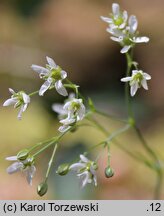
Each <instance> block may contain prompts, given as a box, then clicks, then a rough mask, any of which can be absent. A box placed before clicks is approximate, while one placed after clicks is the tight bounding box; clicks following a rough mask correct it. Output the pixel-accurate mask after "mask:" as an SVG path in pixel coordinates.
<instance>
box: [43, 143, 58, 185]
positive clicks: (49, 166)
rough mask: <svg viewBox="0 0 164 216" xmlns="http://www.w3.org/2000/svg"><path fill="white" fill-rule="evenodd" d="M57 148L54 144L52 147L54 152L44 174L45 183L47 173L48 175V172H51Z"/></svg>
mask: <svg viewBox="0 0 164 216" xmlns="http://www.w3.org/2000/svg"><path fill="white" fill-rule="evenodd" d="M57 148H58V143H56V145H55V147H54V150H53V152H52V156H51V159H50V161H49V163H48V169H47V172H46V179H45V182H47V180H48V176H49V173H50V170H51V167H52V164H53V160H54V157H55V153H56V150H57Z"/></svg>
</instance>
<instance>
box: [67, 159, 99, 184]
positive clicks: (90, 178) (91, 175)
mask: <svg viewBox="0 0 164 216" xmlns="http://www.w3.org/2000/svg"><path fill="white" fill-rule="evenodd" d="M80 159H81V160H80V161H79V162H78V163H74V164H72V165H71V166H70V170H73V171H75V172H77V177H78V178H79V180H80V186H81V187H82V188H83V187H85V186H86V185H87V183H92V182H93V183H94V185H95V186H97V177H96V169H97V164H96V163H95V162H93V161H90V160H88V158H86V157H85V156H84V155H80Z"/></svg>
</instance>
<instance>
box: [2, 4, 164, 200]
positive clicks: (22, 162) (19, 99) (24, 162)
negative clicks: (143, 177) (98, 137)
mask: <svg viewBox="0 0 164 216" xmlns="http://www.w3.org/2000/svg"><path fill="white" fill-rule="evenodd" d="M101 19H102V20H103V21H105V22H107V23H108V27H107V32H109V33H110V34H111V35H112V36H111V39H112V40H113V41H116V42H118V43H119V44H120V45H121V47H122V48H121V53H123V54H125V55H126V59H127V72H126V76H125V77H124V78H122V79H121V81H122V82H126V83H125V98H126V102H127V111H128V119H127V120H122V119H120V118H117V117H116V116H112V115H108V114H106V113H103V112H101V111H99V110H97V109H96V107H95V106H94V104H93V102H92V100H91V99H89V100H87V99H84V97H83V96H82V95H81V94H80V92H79V86H77V85H75V84H73V83H72V82H71V81H70V80H69V79H67V73H66V72H65V71H64V70H62V68H61V67H60V66H58V65H57V64H56V63H55V62H54V60H53V59H51V58H50V57H46V59H47V62H48V64H46V67H42V66H38V65H32V66H31V68H32V69H33V70H34V71H36V72H37V73H38V74H39V77H40V78H41V79H43V80H44V83H43V85H42V86H41V88H40V90H38V91H36V92H33V93H31V94H27V93H25V92H24V91H20V92H18V93H16V92H15V91H14V90H12V89H9V91H10V92H11V94H12V96H11V98H10V99H8V100H6V101H5V102H4V104H3V105H4V106H9V105H14V108H20V111H19V114H18V119H21V117H22V113H23V112H24V111H25V110H26V109H27V107H28V105H29V103H30V98H31V97H32V96H34V95H36V94H39V95H40V96H43V95H44V93H45V92H46V91H48V90H50V89H56V91H57V92H58V93H59V94H60V95H62V96H64V97H66V96H68V91H67V89H72V91H73V93H71V94H69V96H68V97H67V98H66V99H65V100H64V104H57V103H56V104H53V105H52V109H53V110H54V111H55V112H56V113H58V117H59V122H60V123H61V124H62V125H61V126H60V127H59V129H58V130H59V132H60V133H59V135H57V136H55V137H52V138H51V139H49V140H46V141H43V142H40V143H37V144H35V145H34V146H33V147H31V148H30V149H24V150H21V151H20V152H19V153H18V154H17V155H16V156H11V157H7V158H6V159H7V160H10V161H15V162H14V163H13V164H12V165H11V166H9V167H8V168H7V172H8V173H9V174H12V173H15V172H18V171H22V172H24V173H25V175H26V178H27V181H28V183H29V184H32V178H33V176H34V174H35V171H36V168H35V159H36V157H37V155H38V154H40V153H42V152H43V151H44V150H46V149H47V148H49V147H51V146H54V150H53V152H52V156H51V159H50V161H49V163H48V168H47V172H46V176H45V179H44V181H43V182H42V183H41V184H39V185H38V188H37V192H38V194H39V195H40V196H43V195H44V194H46V192H47V190H48V184H47V180H48V176H49V173H50V170H51V167H52V164H53V160H54V157H55V153H56V151H57V150H58V147H59V142H60V140H61V139H62V137H63V136H64V135H65V134H67V133H70V132H71V131H75V129H78V128H79V127H80V126H82V124H81V121H82V120H83V119H87V120H88V121H89V122H91V123H92V125H91V126H94V127H96V128H97V129H98V130H100V131H101V132H102V133H104V134H105V136H106V139H105V140H103V141H102V142H101V143H98V144H96V145H94V146H93V147H92V148H90V149H89V150H88V152H89V151H90V150H92V149H94V148H96V147H98V146H102V147H104V148H107V151H108V164H107V167H106V169H105V176H106V177H107V178H109V177H112V176H113V175H114V172H113V170H112V168H111V166H110V145H111V143H114V144H115V145H116V146H118V147H119V148H120V149H121V150H123V151H124V152H126V153H127V154H128V155H129V156H130V157H132V158H133V159H135V160H137V161H139V162H141V163H143V164H145V165H146V166H148V167H149V168H150V169H152V170H153V171H155V173H156V175H157V184H156V186H155V192H154V198H155V199H159V198H160V190H161V184H162V169H161V165H160V162H159V160H158V156H157V155H156V153H155V152H154V151H153V149H151V148H150V147H149V145H148V144H147V142H146V141H145V139H144V138H143V135H142V133H141V131H140V130H139V128H138V126H137V125H136V121H135V119H134V116H133V112H132V108H131V103H130V101H131V99H130V96H132V97H133V96H135V94H136V92H137V90H138V89H139V88H140V87H143V88H144V89H146V90H148V85H147V80H150V79H151V76H150V75H149V74H147V73H145V72H143V71H142V70H141V69H139V68H138V63H136V62H135V61H133V59H132V55H131V53H132V50H133V48H134V47H135V45H136V44H138V43H147V42H148V41H149V38H148V37H145V36H144V37H140V36H139V33H138V31H137V27H138V21H137V18H136V17H135V16H134V15H131V16H130V17H129V18H128V13H127V12H126V11H123V12H122V11H121V10H120V7H119V5H118V4H116V3H113V4H112V14H111V16H110V17H103V16H102V17H101ZM128 82H129V83H128ZM129 85H130V88H129ZM84 104H85V105H84ZM95 114H98V115H102V116H106V117H108V118H109V119H110V118H112V119H114V120H116V121H121V122H123V123H124V124H125V126H124V127H123V128H121V129H118V130H117V131H115V132H114V133H112V134H110V132H109V131H107V130H106V129H105V127H103V125H101V123H99V122H98V121H96V120H95V119H94V118H93V115H95ZM129 129H134V131H135V132H136V134H137V136H138V138H139V139H140V141H141V144H142V146H143V148H144V149H145V150H146V151H147V154H148V155H149V159H147V157H145V156H144V155H141V154H140V155H138V154H137V153H134V152H131V151H129V150H128V149H126V148H125V147H123V146H122V145H121V144H120V143H119V142H118V141H117V140H116V139H115V138H116V137H117V136H119V135H120V134H122V133H124V132H126V131H127V130H129ZM38 149H39V150H38ZM88 152H85V153H83V154H81V155H80V160H79V161H77V162H76V163H73V164H61V165H60V166H59V167H58V169H57V171H56V173H57V174H59V175H62V176H63V175H66V174H67V173H68V172H69V171H71V170H73V171H75V172H77V177H78V178H79V180H80V185H81V187H84V186H86V184H87V183H93V184H94V185H95V186H97V177H96V170H97V169H98V164H97V160H95V161H91V160H89V159H88V158H87V157H86V155H87V154H88Z"/></svg>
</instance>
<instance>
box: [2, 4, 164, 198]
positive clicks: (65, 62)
mask: <svg viewBox="0 0 164 216" xmlns="http://www.w3.org/2000/svg"><path fill="white" fill-rule="evenodd" d="M112 3H113V2H112V1H110V0H101V1H100V0H89V1H87V0H69V1H68V0H28V1H26V0H6V1H0V102H1V109H0V119H1V124H0V134H1V135H0V136H1V139H0V140H1V148H0V152H1V153H0V167H1V172H0V185H1V189H0V199H40V197H38V196H37V194H36V187H37V185H38V184H39V183H40V182H42V180H43V178H44V175H45V172H46V168H47V164H48V160H49V157H50V154H51V151H52V150H51V149H49V150H47V151H46V152H45V153H44V154H42V155H40V156H39V157H38V159H37V160H36V165H37V173H36V176H35V178H34V181H33V186H32V187H30V186H28V185H27V183H26V180H25V179H24V176H22V175H21V174H20V173H17V174H14V175H12V176H9V175H8V174H7V173H6V168H7V166H9V164H10V163H9V162H7V161H5V160H4V158H5V157H7V156H10V155H15V154H16V153H17V152H18V151H19V150H20V149H22V148H26V147H27V146H31V145H33V144H35V143H37V142H40V141H42V140H45V139H47V138H49V137H51V136H54V135H55V134H56V133H57V128H58V126H59V124H58V121H57V119H56V115H55V114H54V113H53V112H52V111H51V105H52V104H53V103H54V102H61V101H62V97H60V96H59V95H57V94H56V93H55V91H51V92H48V93H46V94H45V97H44V98H42V97H38V96H35V97H34V98H32V103H31V104H30V106H29V108H28V110H27V111H26V112H25V113H24V114H23V119H22V121H18V120H17V119H16V115H17V110H13V109H12V108H11V107H9V108H3V107H2V104H3V102H4V100H6V99H7V98H9V97H10V95H9V92H8V88H9V87H10V88H13V89H14V90H16V91H17V90H24V91H26V92H33V91H35V90H37V89H39V87H40V85H41V83H42V81H41V80H40V79H39V78H38V74H36V73H35V72H33V71H32V70H31V68H30V66H31V65H32V64H39V65H43V66H44V65H45V56H46V55H48V56H50V57H52V58H53V59H54V60H55V61H56V62H57V64H59V65H61V66H62V68H63V69H64V70H66V71H67V72H68V76H69V78H70V79H71V80H72V81H73V82H75V83H76V84H78V85H80V87H81V91H82V93H83V94H84V95H86V96H89V97H91V98H92V99H93V101H94V102H95V104H96V105H97V107H99V109H102V110H104V111H106V112H108V113H113V114H116V115H120V116H125V114H126V109H125V104H124V94H123V91H124V90H123V87H124V85H123V83H121V82H120V78H122V77H123V76H124V74H125V70H126V62H125V56H124V55H121V54H120V53H119V51H120V47H119V45H118V44H117V43H115V42H113V41H111V40H110V35H109V34H108V33H107V32H106V31H105V29H106V27H107V25H106V23H104V22H102V21H101V20H100V16H101V15H104V16H108V14H109V12H111V5H112ZM117 3H120V5H121V8H122V9H126V10H127V11H128V13H129V14H134V15H136V16H137V18H138V21H139V31H140V35H145V36H149V37H150V43H149V44H143V45H138V47H136V49H135V59H136V60H137V61H139V63H140V66H141V68H142V69H143V70H144V71H146V72H147V73H149V74H151V76H152V80H151V81H150V82H149V91H148V92H146V91H144V90H140V91H139V92H138V93H137V96H136V97H135V99H133V107H134V110H135V115H136V117H137V119H138V123H139V125H140V126H141V128H142V131H143V132H144V133H145V137H146V139H147V141H148V142H149V144H150V145H151V146H152V147H153V148H154V149H155V150H156V152H157V153H158V154H159V156H160V159H161V162H162V161H163V160H164V153H163V152H164V124H163V123H164V112H163V110H164V88H163V82H164V77H163V73H164V72H163V71H164V61H163V53H164V37H163V32H164V25H163V24H162V21H163V20H164V13H163V9H164V2H163V1H162V0H156V1H153V0H149V1H147V0H142V1H141V0H138V1H135V0H131V1H130V0H129V1H127V0H126V1H125V0H122V1H121V0H120V1H117ZM99 120H101V121H102V122H103V124H104V125H105V126H106V127H107V129H109V130H110V131H114V130H115V129H117V128H118V127H120V126H121V125H120V124H116V123H115V122H113V121H109V120H107V119H104V118H99ZM102 139H104V136H103V135H102V134H101V133H99V132H97V131H96V130H95V129H90V128H84V127H83V128H81V129H80V130H79V131H78V132H77V133H74V134H72V135H67V136H66V137H65V138H64V139H62V141H61V148H60V149H59V151H58V153H57V157H56V160H55V163H54V166H53V168H52V172H51V175H50V179H49V184H50V187H49V191H48V194H47V195H46V196H45V197H43V198H41V199H152V198H153V197H152V194H153V190H154V184H155V176H154V173H153V172H151V171H150V170H149V169H148V168H146V167H145V166H144V165H142V164H139V163H136V162H135V161H133V160H132V159H131V158H130V157H129V156H127V155H126V154H125V153H123V152H122V151H120V150H119V149H118V148H117V147H115V146H114V145H112V148H111V163H112V167H113V169H114V170H115V176H114V177H113V178H112V179H106V178H105V177H104V169H105V167H106V164H107V152H106V150H101V149H100V148H99V149H98V150H97V151H95V152H93V155H92V157H93V158H95V157H96V156H97V154H99V152H100V151H101V152H102V153H101V155H100V159H99V170H98V187H97V188H95V187H94V186H91V185H88V186H87V187H86V188H85V189H83V190H81V189H80V188H79V185H78V179H77V178H76V176H75V175H74V174H68V175H67V176H65V177H60V176H57V175H56V174H55V170H56V168H57V166H58V165H59V164H60V163H62V162H69V161H71V160H72V158H75V157H77V155H79V154H80V153H82V152H84V151H85V149H86V148H87V147H88V146H90V145H93V144H97V143H98V142H99V141H101V140H102ZM119 140H120V141H121V143H122V144H123V145H124V146H126V147H127V148H129V149H131V151H140V152H143V151H144V150H143V149H142V146H141V144H140V142H139V141H138V139H137V137H136V135H135V134H134V133H133V132H128V133H126V134H124V135H122V136H120V137H119ZM162 163H163V162H162ZM163 164H164V163H163ZM163 167H164V165H163ZM161 194H162V198H164V190H162V191H161Z"/></svg>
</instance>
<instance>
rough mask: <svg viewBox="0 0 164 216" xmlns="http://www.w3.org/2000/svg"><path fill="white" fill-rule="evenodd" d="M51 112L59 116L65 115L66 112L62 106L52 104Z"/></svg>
mask: <svg viewBox="0 0 164 216" xmlns="http://www.w3.org/2000/svg"><path fill="white" fill-rule="evenodd" d="M52 110H53V111H54V112H56V113H58V114H60V115H65V114H66V113H67V112H66V111H65V110H64V109H63V104H57V103H55V104H53V105H52Z"/></svg>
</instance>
